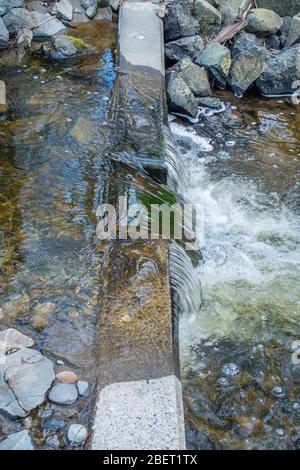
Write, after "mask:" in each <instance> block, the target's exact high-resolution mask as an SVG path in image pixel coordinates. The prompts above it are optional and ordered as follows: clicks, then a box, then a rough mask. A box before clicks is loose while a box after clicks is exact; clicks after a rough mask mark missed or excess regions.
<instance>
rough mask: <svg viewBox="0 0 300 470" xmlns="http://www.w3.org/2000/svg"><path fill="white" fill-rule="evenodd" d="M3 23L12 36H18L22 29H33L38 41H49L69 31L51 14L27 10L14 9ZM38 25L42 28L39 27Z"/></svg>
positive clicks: (5, 17)
mask: <svg viewBox="0 0 300 470" xmlns="http://www.w3.org/2000/svg"><path fill="white" fill-rule="evenodd" d="M46 20H48V21H46ZM3 21H4V23H5V25H6V27H7V29H8V31H9V34H10V35H14V34H17V33H18V31H19V30H20V29H22V28H29V29H32V31H33V37H34V38H35V39H37V40H41V39H49V38H52V37H53V36H57V35H58V34H64V33H65V32H66V31H67V28H66V27H65V26H64V25H63V24H62V23H61V22H60V21H59V20H58V19H57V18H55V17H54V16H51V15H50V14H49V13H40V12H38V11H28V10H26V9H25V8H13V9H12V10H11V12H10V13H8V14H7V15H5V16H4V18H3ZM37 25H40V26H38V27H37Z"/></svg>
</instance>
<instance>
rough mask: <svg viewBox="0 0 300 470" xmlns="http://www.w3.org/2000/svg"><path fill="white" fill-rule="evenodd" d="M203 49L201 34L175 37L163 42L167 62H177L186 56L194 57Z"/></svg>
mask: <svg viewBox="0 0 300 470" xmlns="http://www.w3.org/2000/svg"><path fill="white" fill-rule="evenodd" d="M203 49H204V42H203V39H202V38H201V36H191V37H188V38H182V39H177V40H176V41H171V42H169V43H168V44H165V56H166V58H167V60H168V61H169V62H172V63H174V62H179V61H180V60H182V59H185V58H187V57H190V58H192V57H194V56H196V55H197V54H198V53H199V52H201V51H202V50H203Z"/></svg>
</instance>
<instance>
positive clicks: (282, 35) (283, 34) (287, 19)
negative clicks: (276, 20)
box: [278, 16, 292, 47]
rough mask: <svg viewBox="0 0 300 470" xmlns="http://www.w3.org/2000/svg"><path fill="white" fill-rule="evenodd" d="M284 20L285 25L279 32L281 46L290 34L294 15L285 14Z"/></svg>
mask: <svg viewBox="0 0 300 470" xmlns="http://www.w3.org/2000/svg"><path fill="white" fill-rule="evenodd" d="M282 21H283V25H282V28H281V30H280V31H279V33H278V34H279V36H280V42H281V46H282V47H284V45H285V42H286V40H287V37H288V35H289V32H290V29H291V27H292V17H291V16H285V17H284V18H282Z"/></svg>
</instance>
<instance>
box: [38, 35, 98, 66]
mask: <svg viewBox="0 0 300 470" xmlns="http://www.w3.org/2000/svg"><path fill="white" fill-rule="evenodd" d="M41 51H42V54H43V55H44V57H45V58H47V59H49V60H61V61H62V60H70V59H72V60H74V59H81V58H83V57H87V56H88V55H91V54H94V53H95V51H94V49H92V48H91V47H90V46H88V45H87V44H86V43H85V42H84V41H83V40H82V39H77V38H74V37H72V36H57V37H55V38H53V39H52V41H51V42H50V43H48V44H44V45H43V46H42V48H41Z"/></svg>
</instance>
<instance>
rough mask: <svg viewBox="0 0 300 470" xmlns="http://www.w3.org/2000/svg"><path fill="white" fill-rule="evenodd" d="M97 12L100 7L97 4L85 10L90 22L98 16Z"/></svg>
mask: <svg viewBox="0 0 300 470" xmlns="http://www.w3.org/2000/svg"><path fill="white" fill-rule="evenodd" d="M97 11H98V5H97V4H96V5H92V6H90V7H89V8H87V9H86V10H85V14H86V16H87V17H88V18H89V19H90V20H92V19H93V18H94V17H95V16H96V15H97Z"/></svg>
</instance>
